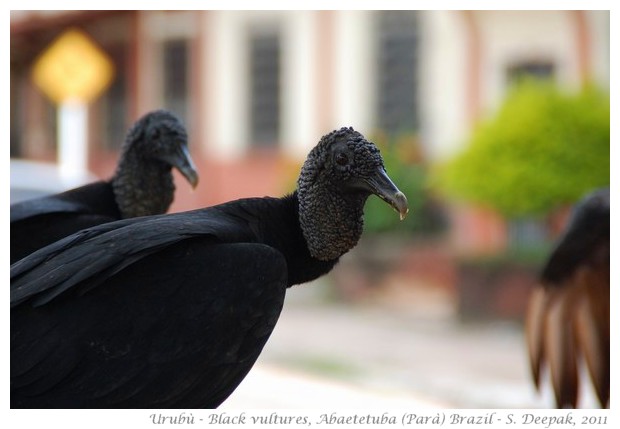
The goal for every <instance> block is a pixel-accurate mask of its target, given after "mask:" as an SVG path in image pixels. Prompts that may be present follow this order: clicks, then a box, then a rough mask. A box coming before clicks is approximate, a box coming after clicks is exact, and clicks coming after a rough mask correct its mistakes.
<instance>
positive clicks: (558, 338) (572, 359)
mask: <svg viewBox="0 0 620 429" xmlns="http://www.w3.org/2000/svg"><path fill="white" fill-rule="evenodd" d="M567 286H568V285H567ZM574 291H575V289H574V287H570V286H569V287H567V288H562V289H554V290H551V291H549V292H550V293H551V295H550V300H549V305H548V307H547V312H546V313H547V317H546V320H545V329H544V334H543V335H544V339H543V344H544V346H543V347H544V350H545V351H544V353H545V356H546V358H547V362H548V364H549V371H550V374H551V382H552V385H553V390H554V393H555V399H556V405H557V407H558V408H569V407H572V408H575V407H576V406H577V398H578V392H579V374H578V368H577V356H576V347H575V338H574V333H573V330H572V322H571V319H572V312H573V305H574Z"/></svg>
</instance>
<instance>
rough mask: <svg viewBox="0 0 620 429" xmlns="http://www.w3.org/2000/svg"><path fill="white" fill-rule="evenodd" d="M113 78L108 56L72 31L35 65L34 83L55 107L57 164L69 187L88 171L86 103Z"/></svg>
mask: <svg viewBox="0 0 620 429" xmlns="http://www.w3.org/2000/svg"><path fill="white" fill-rule="evenodd" d="M113 75H114V66H113V64H112V61H111V60H110V59H109V58H108V56H107V55H106V54H105V53H104V52H103V51H102V50H101V49H100V48H99V47H98V46H97V45H96V44H95V43H94V42H93V41H91V40H90V39H89V38H88V36H86V35H85V34H84V33H83V32H81V31H79V30H75V29H70V30H67V31H66V32H64V33H63V34H61V35H60V36H59V37H58V38H57V39H56V40H54V41H53V42H52V44H51V45H50V46H49V47H48V48H47V49H46V50H45V51H44V52H43V54H41V56H40V57H39V58H38V59H37V61H36V62H35V65H34V69H33V74H32V77H33V79H34V82H35V83H36V84H37V86H38V87H39V88H40V89H41V90H42V91H43V92H44V93H45V94H46V95H47V96H48V97H49V98H50V99H52V100H53V101H54V102H55V103H56V104H57V105H58V119H57V120H58V164H59V167H60V173H61V175H62V177H63V179H65V180H67V181H68V182H69V183H71V182H72V181H74V180H78V179H79V178H80V177H83V176H84V174H85V173H86V172H87V170H88V143H87V137H88V125H87V124H88V103H89V102H90V101H92V100H93V99H94V98H95V97H97V96H98V95H99V94H100V93H101V92H102V91H103V90H104V89H105V88H106V87H107V86H108V85H109V83H110V82H111V80H112V77H113Z"/></svg>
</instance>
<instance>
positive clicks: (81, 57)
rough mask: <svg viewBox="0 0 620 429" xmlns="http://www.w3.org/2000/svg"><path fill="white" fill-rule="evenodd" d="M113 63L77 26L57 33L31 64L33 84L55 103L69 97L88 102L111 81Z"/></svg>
mask: <svg viewBox="0 0 620 429" xmlns="http://www.w3.org/2000/svg"><path fill="white" fill-rule="evenodd" d="M113 75H114V65H113V64H112V61H111V60H110V59H109V58H108V56H107V55H106V53H105V52H103V51H102V50H101V49H100V48H99V47H98V46H97V45H95V43H94V42H92V41H91V40H90V38H89V37H88V36H86V35H85V34H84V33H83V32H81V31H79V30H74V29H71V30H68V31H66V32H64V33H63V34H61V35H60V36H59V37H58V38H57V39H56V40H54V42H52V44H51V45H50V47H49V48H47V50H45V51H44V52H43V54H41V56H40V57H39V58H38V59H37V61H36V62H35V65H34V69H33V74H32V77H33V79H34V82H35V83H36V85H37V86H38V87H39V88H40V89H41V90H42V91H43V92H44V93H45V94H46V95H47V96H48V97H50V98H51V99H52V100H54V101H55V102H56V103H62V102H63V101H66V100H69V99H75V100H78V101H83V102H88V101H91V100H92V99H94V98H95V97H97V96H98V95H99V94H100V93H101V91H103V90H104V89H105V88H106V87H107V86H108V85H109V83H110V82H111V80H112V77H113Z"/></svg>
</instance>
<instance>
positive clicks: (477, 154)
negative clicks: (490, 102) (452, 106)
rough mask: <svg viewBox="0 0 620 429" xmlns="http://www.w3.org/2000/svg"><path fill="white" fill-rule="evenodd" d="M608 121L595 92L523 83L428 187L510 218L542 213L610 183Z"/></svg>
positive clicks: (605, 100)
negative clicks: (572, 91)
mask: <svg viewBox="0 0 620 429" xmlns="http://www.w3.org/2000/svg"><path fill="white" fill-rule="evenodd" d="M609 114H610V110H609V96H608V95H607V94H604V93H603V92H601V91H599V90H597V89H595V88H594V87H591V86H587V87H585V88H584V89H583V90H582V91H581V92H579V93H577V94H566V93H563V92H561V91H559V90H558V89H557V88H556V87H555V86H554V85H553V84H551V83H543V82H540V81H525V82H523V83H521V84H519V85H516V86H515V87H514V88H513V90H512V91H510V92H509V94H508V95H507V97H506V99H505V101H504V103H503V105H502V107H501V108H500V109H499V111H498V113H497V114H496V115H495V116H494V117H493V118H491V119H490V120H489V121H487V122H484V123H482V124H480V126H478V127H477V128H476V129H475V130H474V132H473V133H472V136H471V139H470V140H469V142H468V144H467V145H466V149H465V151H464V152H462V153H461V154H459V155H458V156H456V157H455V158H453V159H451V160H449V161H448V162H447V163H445V164H443V165H441V166H439V167H438V168H437V170H435V171H434V172H433V176H432V183H433V185H434V186H435V187H437V188H438V189H439V190H440V191H441V192H442V193H444V194H446V195H447V196H449V197H453V198H455V199H460V200H463V201H469V202H474V203H478V204H481V205H485V206H488V207H491V208H493V209H495V210H497V211H498V212H500V213H502V214H503V215H505V216H507V217H511V218H514V217H519V216H531V215H542V214H545V213H547V212H549V211H550V210H553V209H554V208H556V207H558V206H560V205H564V204H570V203H572V202H574V201H576V200H577V199H578V198H579V197H581V196H582V195H583V194H584V193H585V192H587V191H588V190H590V189H592V188H594V187H599V186H606V185H608V184H609V174H610V173H609V170H610V154H609V150H610V144H609V139H610V132H609Z"/></svg>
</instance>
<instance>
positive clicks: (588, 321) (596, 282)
mask: <svg viewBox="0 0 620 429" xmlns="http://www.w3.org/2000/svg"><path fill="white" fill-rule="evenodd" d="M603 272H604V271H603ZM608 272H609V271H607V273H608ZM600 273H601V271H595V270H592V269H590V268H589V267H587V268H584V269H583V270H581V272H580V273H579V275H578V276H577V281H578V282H579V284H580V285H579V290H580V294H579V297H578V301H577V302H576V306H575V317H574V328H575V333H576V339H577V342H578V347H579V350H580V351H581V352H582V353H583V355H584V358H585V361H586V365H587V367H588V371H589V373H590V378H591V380H592V384H593V386H594V390H595V391H596V395H597V397H598V400H599V402H600V404H601V406H602V407H607V406H608V405H609V371H610V369H609V367H610V357H609V352H610V350H609V280H608V278H607V279H606V278H605V275H603V276H601V274H600Z"/></svg>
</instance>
